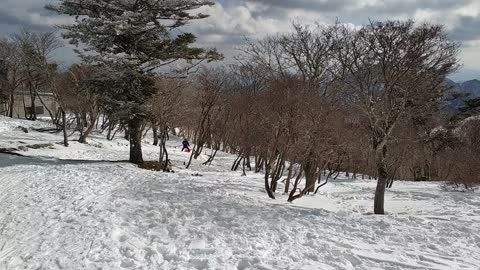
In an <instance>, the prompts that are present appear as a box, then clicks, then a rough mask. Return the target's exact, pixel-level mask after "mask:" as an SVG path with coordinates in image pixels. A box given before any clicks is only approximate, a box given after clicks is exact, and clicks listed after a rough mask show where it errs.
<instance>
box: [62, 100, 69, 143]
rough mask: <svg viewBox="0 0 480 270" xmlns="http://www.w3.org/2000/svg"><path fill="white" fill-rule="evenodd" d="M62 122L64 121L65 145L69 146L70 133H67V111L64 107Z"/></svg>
mask: <svg viewBox="0 0 480 270" xmlns="http://www.w3.org/2000/svg"><path fill="white" fill-rule="evenodd" d="M62 122H63V145H64V146H65V147H68V135H67V113H65V111H64V110H63V109H62Z"/></svg>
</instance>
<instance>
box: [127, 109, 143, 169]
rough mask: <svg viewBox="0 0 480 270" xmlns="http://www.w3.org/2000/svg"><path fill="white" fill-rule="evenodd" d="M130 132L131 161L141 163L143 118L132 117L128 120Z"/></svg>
mask: <svg viewBox="0 0 480 270" xmlns="http://www.w3.org/2000/svg"><path fill="white" fill-rule="evenodd" d="M128 134H129V138H130V162H131V163H134V164H141V163H142V162H143V157H142V120H141V119H140V118H136V117H134V118H132V119H131V120H129V121H128Z"/></svg>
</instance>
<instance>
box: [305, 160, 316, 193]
mask: <svg viewBox="0 0 480 270" xmlns="http://www.w3.org/2000/svg"><path fill="white" fill-rule="evenodd" d="M316 169H317V168H315V166H313V164H312V161H311V160H308V161H307V162H306V163H305V166H304V171H305V189H306V190H305V192H306V193H309V192H314V191H315V184H316V183H317V178H316V177H315V170H316Z"/></svg>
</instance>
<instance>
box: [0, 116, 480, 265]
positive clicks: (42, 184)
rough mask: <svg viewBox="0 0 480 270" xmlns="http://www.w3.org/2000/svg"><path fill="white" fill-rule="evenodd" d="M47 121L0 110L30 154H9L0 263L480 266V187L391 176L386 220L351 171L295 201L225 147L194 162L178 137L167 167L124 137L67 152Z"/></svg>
mask: <svg viewBox="0 0 480 270" xmlns="http://www.w3.org/2000/svg"><path fill="white" fill-rule="evenodd" d="M19 126H22V127H26V128H28V133H24V131H22V129H20V128H18V127H19ZM42 127H48V124H47V123H44V122H38V121H37V122H29V121H22V120H11V119H8V118H3V117H0V148H4V149H12V150H13V149H23V150H27V151H23V150H19V151H17V152H18V153H20V154H22V155H25V157H22V156H15V155H7V154H0V269H241V270H247V269H264V270H266V269H272V270H273V269H292V270H293V269H480V257H479V256H478V255H475V254H480V196H479V194H478V193H473V192H472V193H470V192H450V191H445V190H444V189H443V188H442V185H441V184H439V183H412V182H395V184H394V186H393V189H391V190H388V191H387V196H386V211H387V212H388V215H385V216H376V215H371V214H370V213H371V212H370V211H371V208H372V204H373V193H374V188H375V182H374V181H368V180H351V179H347V178H345V177H343V178H341V179H338V180H336V181H333V182H331V183H329V184H327V185H326V186H325V187H323V188H322V192H320V194H318V195H315V196H307V197H305V198H302V199H300V200H298V201H295V203H293V204H291V203H287V202H286V197H283V196H282V195H280V194H278V199H277V200H270V199H268V197H267V195H266V194H265V193H264V192H263V182H262V181H263V179H262V175H256V174H254V173H253V172H250V173H247V174H248V176H247V177H241V176H240V174H241V173H240V172H231V171H229V168H230V166H231V164H232V162H233V160H234V159H235V157H234V156H231V155H228V154H225V153H219V155H218V158H216V159H215V161H214V162H213V164H212V166H210V167H206V166H203V165H201V161H202V160H199V161H195V162H194V164H193V166H192V167H191V169H189V170H186V169H184V167H185V166H183V163H184V162H186V161H187V159H188V154H186V153H181V152H180V145H181V142H180V140H179V138H174V137H172V138H171V140H170V141H169V142H168V145H167V146H168V150H169V154H170V156H171V158H172V160H173V165H174V170H175V173H162V172H152V171H147V170H142V169H139V168H137V167H136V166H134V165H132V164H129V163H126V162H123V161H122V160H126V159H128V142H127V141H126V140H124V139H123V138H121V136H117V138H116V139H115V140H114V141H107V140H106V139H105V136H104V135H101V134H94V135H93V137H92V138H89V139H88V142H89V144H88V145H83V144H79V143H76V142H71V147H69V148H65V147H63V146H62V145H60V144H59V143H60V142H61V140H62V137H61V134H50V133H45V132H38V131H35V130H33V129H35V128H42ZM34 145H37V146H34ZM34 148H38V149H34ZM157 151H158V150H157V147H155V146H151V145H149V144H148V141H146V143H145V144H144V158H145V159H147V160H155V159H156V158H157ZM200 159H203V160H205V159H206V157H200Z"/></svg>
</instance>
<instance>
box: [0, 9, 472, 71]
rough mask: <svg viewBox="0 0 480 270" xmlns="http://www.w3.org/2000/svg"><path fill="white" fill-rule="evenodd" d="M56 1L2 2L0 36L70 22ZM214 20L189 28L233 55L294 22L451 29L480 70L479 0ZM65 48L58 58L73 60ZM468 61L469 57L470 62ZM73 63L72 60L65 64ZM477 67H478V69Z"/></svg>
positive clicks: (239, 14)
mask: <svg viewBox="0 0 480 270" xmlns="http://www.w3.org/2000/svg"><path fill="white" fill-rule="evenodd" d="M55 1H57V0H0V34H1V33H7V32H12V31H15V30H17V29H19V28H20V27H29V28H31V29H33V30H35V31H46V30H53V26H54V25H56V24H61V23H65V22H67V21H68V19H66V18H65V17H60V16H57V15H55V14H52V13H50V12H49V11H47V10H45V9H44V8H43V6H44V5H45V4H47V3H52V2H55ZM205 12H208V13H209V14H210V15H211V17H210V18H208V19H206V20H202V21H195V22H193V23H192V24H191V25H190V26H189V27H188V29H187V30H190V31H192V32H194V33H195V34H196V35H197V36H198V37H199V40H198V41H199V43H200V44H202V45H204V46H209V47H217V48H218V49H219V50H220V51H223V52H225V53H226V54H227V57H229V55H231V54H233V52H234V50H233V48H234V47H235V46H236V45H239V44H241V43H242V42H243V40H244V37H249V38H261V37H263V36H265V35H269V34H275V33H278V32H286V31H288V29H289V26H290V23H291V21H292V20H300V21H304V22H307V23H313V22H315V21H318V22H320V23H332V22H334V21H335V20H336V19H337V18H338V19H339V20H340V21H342V22H345V23H353V24H356V25H359V24H364V23H366V22H367V21H368V19H369V18H371V19H378V20H383V19H405V18H414V19H416V20H417V21H429V22H435V23H443V24H445V25H446V28H447V29H448V31H449V33H450V36H451V37H452V38H453V39H455V40H457V41H460V42H462V43H463V44H465V48H467V47H468V50H465V51H468V53H467V52H466V53H465V55H464V56H465V59H466V60H467V61H466V62H468V63H469V66H468V68H470V69H475V70H480V66H479V65H478V64H473V63H474V62H475V61H472V59H476V60H478V61H476V62H477V63H478V62H480V52H479V53H476V52H475V48H477V49H478V51H480V31H479V30H478V29H480V1H479V0H218V4H217V5H215V6H214V7H212V8H208V9H206V10H205ZM67 51H68V50H63V51H62V53H61V54H60V55H59V56H58V58H59V59H62V60H63V59H74V58H73V57H71V55H72V54H69V53H68V52H67ZM467 58H468V59H467ZM66 61H69V60H66ZM474 65H475V66H474Z"/></svg>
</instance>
